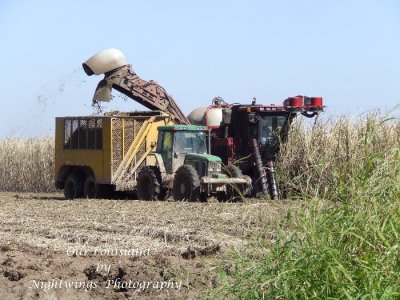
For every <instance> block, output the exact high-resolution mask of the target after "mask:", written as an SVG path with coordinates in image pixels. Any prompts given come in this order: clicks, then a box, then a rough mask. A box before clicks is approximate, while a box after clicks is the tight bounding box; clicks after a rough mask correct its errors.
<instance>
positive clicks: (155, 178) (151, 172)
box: [137, 167, 162, 200]
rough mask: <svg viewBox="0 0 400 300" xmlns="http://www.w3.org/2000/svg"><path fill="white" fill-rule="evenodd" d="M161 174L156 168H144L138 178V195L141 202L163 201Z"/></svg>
mask: <svg viewBox="0 0 400 300" xmlns="http://www.w3.org/2000/svg"><path fill="white" fill-rule="evenodd" d="M161 192H162V190H161V174H160V171H159V170H158V169H157V168H156V167H144V168H143V169H142V170H141V171H140V172H139V175H138V178H137V195H138V198H139V199H140V200H161V199H162V193H161Z"/></svg>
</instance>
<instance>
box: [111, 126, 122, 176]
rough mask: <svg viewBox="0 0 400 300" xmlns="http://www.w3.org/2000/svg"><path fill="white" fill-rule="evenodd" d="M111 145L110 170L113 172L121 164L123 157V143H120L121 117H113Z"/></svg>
mask: <svg viewBox="0 0 400 300" xmlns="http://www.w3.org/2000/svg"><path fill="white" fill-rule="evenodd" d="M112 128H113V132H112V145H113V153H112V171H113V173H115V171H117V169H118V167H119V165H120V164H121V161H122V158H123V153H122V149H123V145H122V121H121V119H113V120H112Z"/></svg>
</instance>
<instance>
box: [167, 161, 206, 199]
mask: <svg viewBox="0 0 400 300" xmlns="http://www.w3.org/2000/svg"><path fill="white" fill-rule="evenodd" d="M172 193H173V195H174V199H175V200H177V201H183V200H188V201H198V200H199V199H200V178H199V174H198V173H197V171H196V170H195V168H194V167H193V166H192V165H183V166H180V167H179V169H178V170H177V171H176V173H175V177H174V185H173V188H172Z"/></svg>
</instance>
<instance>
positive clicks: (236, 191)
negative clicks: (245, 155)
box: [225, 164, 248, 200]
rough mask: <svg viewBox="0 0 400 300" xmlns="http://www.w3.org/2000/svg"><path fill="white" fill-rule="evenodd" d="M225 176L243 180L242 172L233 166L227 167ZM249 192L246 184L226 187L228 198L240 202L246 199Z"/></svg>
mask: <svg viewBox="0 0 400 300" xmlns="http://www.w3.org/2000/svg"><path fill="white" fill-rule="evenodd" d="M225 174H226V175H228V177H230V178H243V173H242V170H240V168H239V167H238V166H235V165H231V164H230V165H228V166H227V167H226V170H225ZM247 192H248V191H247V185H246V184H228V186H227V187H226V193H227V196H228V198H229V199H231V200H240V199H242V198H244V196H245V195H246V193H247Z"/></svg>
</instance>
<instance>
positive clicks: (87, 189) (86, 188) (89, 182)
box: [83, 175, 97, 199]
mask: <svg viewBox="0 0 400 300" xmlns="http://www.w3.org/2000/svg"><path fill="white" fill-rule="evenodd" d="M83 197H84V198H89V199H93V198H96V197H97V186H96V180H95V178H94V176H93V175H89V176H88V177H86V180H85V184H84V185H83Z"/></svg>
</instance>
